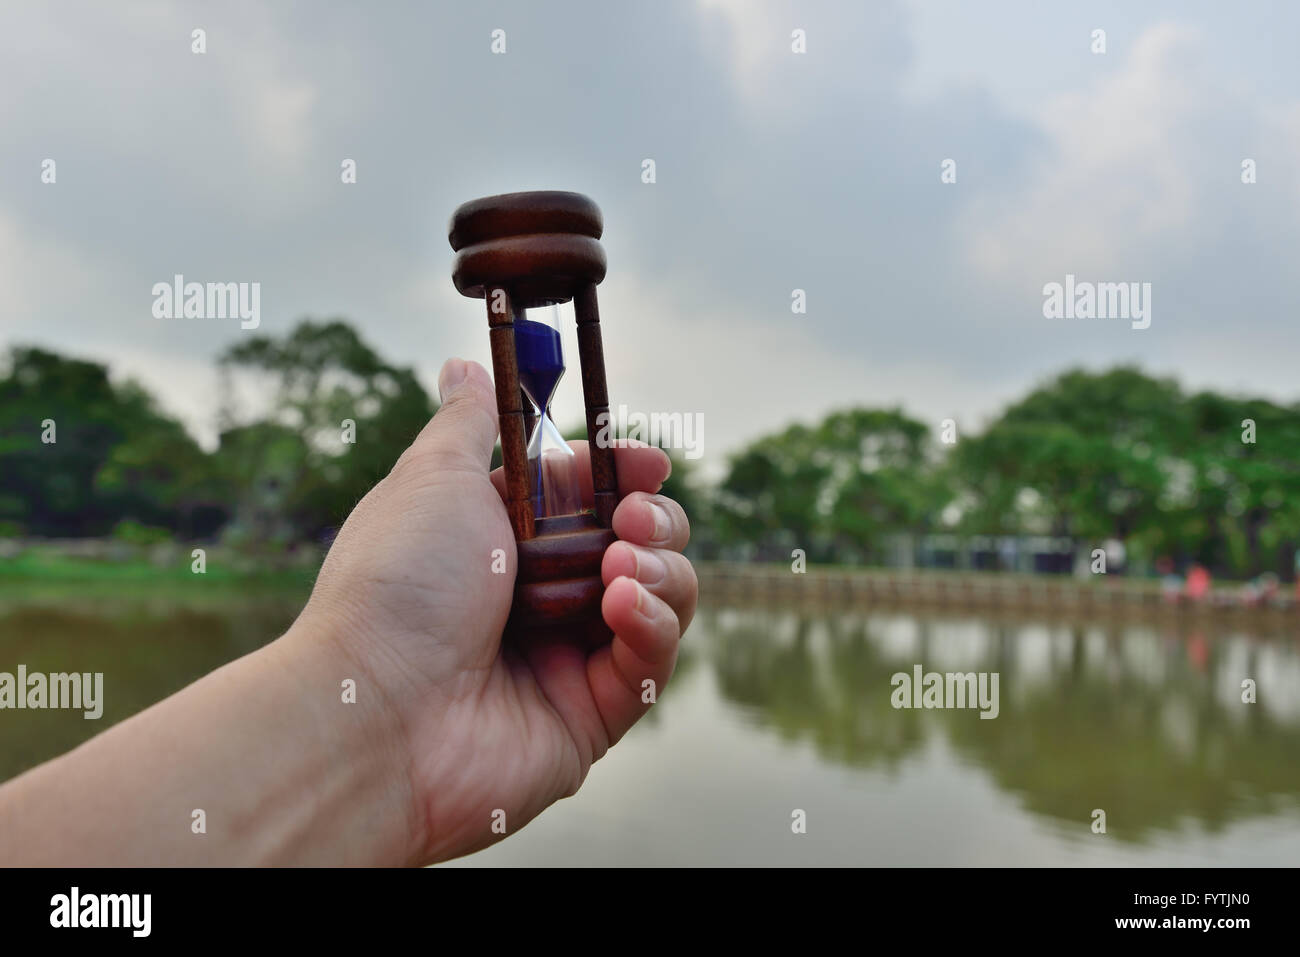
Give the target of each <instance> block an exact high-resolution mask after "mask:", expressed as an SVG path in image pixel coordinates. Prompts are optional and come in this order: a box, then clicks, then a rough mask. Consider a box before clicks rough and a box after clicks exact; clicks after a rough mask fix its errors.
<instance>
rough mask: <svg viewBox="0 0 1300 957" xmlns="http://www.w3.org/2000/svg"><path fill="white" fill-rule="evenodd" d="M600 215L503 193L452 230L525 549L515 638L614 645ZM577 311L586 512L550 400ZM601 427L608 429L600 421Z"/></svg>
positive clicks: (561, 197) (475, 206) (557, 200)
mask: <svg viewBox="0 0 1300 957" xmlns="http://www.w3.org/2000/svg"><path fill="white" fill-rule="evenodd" d="M602 228H603V221H602V218H601V215H600V209H599V208H598V207H597V206H596V204H595V203H593V202H592V201H591V200H590V199H588V198H587V197H585V196H582V195H580V194H578V193H566V192H555V191H542V192H528V193H506V194H503V195H500V196H488V197H485V198H483V199H476V200H472V201H470V202H468V203H464V204H463V205H461V206H460V207H459V208H457V210H456V212H455V213H454V214H452V217H451V225H450V227H449V228H448V239H449V240H450V242H451V248H452V249H454V250H455V251H456V260H455V263H454V265H453V267H452V280H453V281H454V282H455V284H456V288H457V289H458V290H459V291H460V292H461V294H462V295H465V296H470V297H473V298H478V299H485V300H486V302H487V313H488V329H489V335H490V336H491V340H492V372H493V378H494V379H495V380H496V396H497V414H498V416H499V417H500V422H501V453H502V460H503V464H504V468H505V476H506V491H507V495H506V499H507V500H506V510H507V512H508V513H509V515H510V525H511V527H512V528H513V530H514V535H515V542H516V545H517V550H518V558H519V564H518V575H517V577H516V584H515V597H514V605H513V607H512V609H511V614H510V624H509V626H508V627H507V634H524V633H531V634H562V635H566V636H568V635H578V636H581V637H585V638H586V639H587V640H588V641H590V642H593V643H594V642H600V641H604V640H608V639H609V637H610V633H609V630H608V628H607V627H606V626H605V623H604V621H603V620H602V618H601V612H600V602H601V597H602V596H603V594H604V586H603V584H602V583H601V579H600V564H601V558H602V556H603V555H604V553H605V549H606V548H607V547H608V546H609V544H610V543H611V542H613V541H614V538H615V536H614V532H613V530H612V529H611V527H610V523H611V519H612V517H613V514H614V507H615V506H616V505H617V504H618V481H617V477H616V475H615V470H614V450H613V448H612V446H611V445H610V444H609V443H608V442H603V443H601V442H597V436H598V434H599V433H600V432H601V430H602V428H603V427H604V428H605V435H606V436H608V435H609V434H610V431H609V429H608V428H607V427H606V423H608V421H609V396H608V394H607V392H606V387H605V356H604V352H603V350H602V348H601V340H600V314H599V311H598V310H597V308H596V284H597V283H599V282H600V281H601V280H602V279H604V278H605V252H604V250H603V249H602V248H601V245H600V242H599V239H600V235H601V231H602ZM570 300H572V302H573V311H574V315H575V317H576V318H577V322H578V361H579V364H580V366H581V369H582V392H583V399H584V404H585V405H586V410H587V439H588V450H589V452H590V461H591V487H592V489H593V498H592V507H591V508H590V509H582V508H581V497H580V495H581V492H580V488H581V485H580V482H581V479H580V477H579V476H578V474H577V470H576V469H575V468H574V467H573V453H572V451H571V450H569V448H568V445H567V444H565V443H564V442H563V440H562V439H561V438H560V437H559V433H558V431H557V430H556V429H555V425H554V422H553V420H552V419H551V414H550V400H551V394H552V393H553V391H554V389H555V386H556V384H557V383H558V382H559V378H560V376H561V375H563V373H564V361H563V353H562V350H561V348H560V335H559V329H558V328H557V327H556V325H557V324H556V322H555V320H554V319H553V318H552V317H553V316H555V315H558V311H557V310H556V309H555V308H554V307H555V306H558V305H560V304H563V303H566V302H569V301H570ZM602 416H603V418H602Z"/></svg>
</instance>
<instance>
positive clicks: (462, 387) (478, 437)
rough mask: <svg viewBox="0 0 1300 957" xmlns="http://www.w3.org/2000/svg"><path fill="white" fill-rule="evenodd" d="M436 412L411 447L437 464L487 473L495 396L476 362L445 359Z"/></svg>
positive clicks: (494, 435) (494, 425)
mask: <svg viewBox="0 0 1300 957" xmlns="http://www.w3.org/2000/svg"><path fill="white" fill-rule="evenodd" d="M438 395H439V396H440V398H441V400H442V405H441V406H439V408H438V411H437V413H436V414H435V415H434V417H433V418H432V419H431V420H430V421H429V424H428V425H426V426H425V427H424V429H423V430H421V432H420V434H419V435H418V436H417V437H416V439H415V443H414V447H415V448H417V449H419V451H420V454H421V455H422V456H423V455H426V454H427V455H429V456H431V457H432V460H433V461H434V462H436V463H437V467H439V468H453V469H456V468H459V469H466V470H470V471H478V472H482V473H483V474H485V475H486V474H487V471H488V466H490V465H491V464H492V447H493V446H494V445H495V444H496V440H497V400H496V388H495V387H494V386H493V384H492V377H491V376H490V375H488V373H487V370H486V369H484V368H483V367H482V366H481V365H479V364H478V363H477V362H467V361H466V360H464V359H448V360H447V361H446V363H444V364H443V367H442V372H440V373H439V374H438Z"/></svg>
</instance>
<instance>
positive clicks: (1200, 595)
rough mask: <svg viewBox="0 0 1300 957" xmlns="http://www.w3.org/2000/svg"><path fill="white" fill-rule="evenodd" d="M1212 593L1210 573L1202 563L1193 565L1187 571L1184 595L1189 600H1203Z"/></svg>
mask: <svg viewBox="0 0 1300 957" xmlns="http://www.w3.org/2000/svg"><path fill="white" fill-rule="evenodd" d="M1209 593H1210V573H1209V572H1208V571H1206V570H1205V568H1204V567H1203V566H1201V565H1193V566H1192V567H1191V568H1190V569H1189V570H1188V572H1187V584H1186V585H1185V586H1184V587H1183V597H1184V598H1186V599H1187V600H1188V601H1203V600H1204V599H1205V597H1206V596H1207V595H1208V594H1209Z"/></svg>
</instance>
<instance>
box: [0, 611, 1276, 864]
mask: <svg viewBox="0 0 1300 957" xmlns="http://www.w3.org/2000/svg"><path fill="white" fill-rule="evenodd" d="M298 605H299V598H298V597H297V596H288V597H286V596H284V595H279V596H277V595H274V594H270V595H266V596H258V595H256V594H252V595H250V594H247V593H240V592H231V593H229V594H227V595H224V596H219V597H216V598H210V599H207V600H205V601H204V602H203V603H201V604H195V603H194V602H193V601H190V600H186V601H184V602H178V601H176V600H173V599H162V598H159V599H155V600H149V599H146V600H139V599H132V598H122V597H121V596H109V595H105V596H101V597H100V598H97V599H92V600H81V601H76V602H71V601H51V600H49V599H44V600H33V599H26V598H23V597H21V596H18V597H14V596H9V597H0V670H3V671H13V670H14V669H15V668H16V666H17V664H18V663H19V662H22V663H24V664H26V665H27V666H28V669H29V670H46V671H49V670H55V671H58V670H67V669H70V668H76V669H77V670H82V671H104V672H105V679H104V680H105V696H106V699H107V701H106V707H105V715H104V719H103V720H102V721H99V722H90V721H85V720H83V719H82V718H81V717H80V714H79V713H78V714H76V715H75V716H74V715H72V714H69V713H67V712H52V711H45V712H29V711H24V712H14V711H7V712H3V713H0V777H6V778H7V777H9V776H11V775H13V774H16V773H18V772H19V771H21V770H23V769H25V768H26V767H30V766H31V765H32V764H35V763H37V762H39V761H41V760H44V759H45V758H47V757H50V756H52V755H53V754H56V753H58V752H59V751H61V750H64V749H66V748H69V747H72V746H73V745H75V744H77V743H78V742H79V741H81V740H83V739H84V738H85V737H87V736H88V735H89V734H91V733H94V732H97V731H100V730H103V729H104V728H105V727H107V726H108V724H109V723H110V722H111V721H116V720H120V719H121V718H123V717H125V716H127V715H129V714H131V713H133V712H134V711H137V710H139V709H140V708H142V707H145V706H147V705H148V704H149V703H151V702H152V701H154V700H157V699H158V698H161V697H163V696H165V695H166V694H168V693H170V692H171V691H173V690H175V689H176V688H179V687H181V686H183V685H184V684H185V683H187V682H188V681H190V680H192V679H193V678H195V677H197V676H198V675H200V674H203V673H205V672H206V671H208V670H211V668H213V667H216V666H217V665H219V664H220V663H222V662H224V661H226V660H229V659H230V658H233V657H236V656H237V655H239V654H241V653H243V652H245V651H248V650H251V649H252V648H254V647H257V645H259V644H261V643H262V642H263V641H265V640H267V639H269V638H271V637H274V636H275V635H276V634H278V633H280V631H282V630H283V628H284V627H285V626H286V625H287V624H288V622H289V621H291V620H292V618H293V615H294V614H295V613H296V611H297V609H298ZM916 664H921V665H922V666H923V667H924V668H925V670H927V671H941V672H944V671H962V672H968V671H977V672H978V671H988V672H997V673H998V674H999V675H1000V682H999V691H1000V714H999V716H998V717H997V718H996V719H994V720H981V719H980V718H979V716H978V711H976V710H964V711H962V710H949V711H938V710H935V711H909V710H895V709H894V708H893V707H892V706H891V704H890V694H891V691H892V688H891V685H890V678H891V676H892V675H893V674H894V673H896V672H899V671H903V672H908V673H910V672H911V670H912V667H913V665H916ZM1244 678H1252V679H1254V680H1255V681H1256V683H1257V686H1258V691H1257V695H1258V702H1257V703H1256V704H1243V703H1242V702H1241V682H1242V680H1243V679H1244ZM1095 808H1101V809H1104V810H1105V812H1106V816H1107V833H1106V834H1104V835H1099V834H1094V833H1093V832H1092V830H1091V828H1090V824H1091V821H1092V811H1093V809H1095ZM794 809H801V810H803V811H804V812H806V814H807V822H808V824H807V833H806V834H799V835H796V834H793V833H791V827H790V822H791V813H792V811H793V810H794ZM1297 863H1300V645H1298V643H1297V640H1296V639H1295V638H1294V637H1293V636H1291V635H1289V634H1287V635H1259V634H1249V633H1246V632H1244V631H1240V630H1238V629H1237V627H1236V626H1228V627H1222V628H1217V629H1215V628H1208V629H1203V630H1195V629H1193V628H1192V627H1190V626H1188V627H1185V628H1179V627H1176V626H1168V627H1162V626H1160V625H1156V624H1138V623H1133V624H1129V625H1125V626H1110V625H1097V624H1085V623H1079V624H1074V625H1062V624H1055V625H1049V624H1025V623H1015V624H1012V623H1005V622H997V621H991V620H982V619H977V618H961V617H952V616H935V615H929V614H901V613H889V614H883V613H882V614H861V613H835V614H829V613H828V614H824V615H820V616H809V615H806V614H796V613H793V612H782V611H779V610H759V609H749V610H737V609H727V608H711V609H710V608H706V609H704V610H702V611H701V613H700V616H699V617H698V618H697V620H696V622H695V624H694V625H693V626H692V628H691V631H690V634H689V636H688V638H687V641H686V643H685V645H684V646H683V655H682V659H681V662H680V664H679V667H678V672H677V675H676V676H675V678H674V680H673V683H672V684H671V685H670V686H669V688H668V689H666V691H664V692H663V694H662V695H661V696H660V700H659V704H658V705H657V706H656V707H655V709H654V710H653V711H652V713H651V714H650V715H649V717H648V718H646V719H645V720H644V721H643V722H642V723H641V724H640V725H638V726H637V727H636V728H635V729H634V730H633V731H632V732H631V733H630V734H629V735H628V737H627V738H625V739H624V741H623V742H622V743H621V744H620V745H619V746H618V747H617V748H615V749H614V750H613V751H611V752H610V754H609V755H608V756H607V757H606V758H605V759H603V760H602V761H600V762H599V763H598V764H597V765H596V766H595V767H594V768H593V769H592V772H591V775H590V776H589V777H588V779H587V783H586V784H585V785H584V786H583V789H582V791H581V792H580V793H579V794H578V795H577V796H575V797H573V798H570V799H569V800H566V801H562V802H561V803H560V804H558V805H556V806H555V807H553V808H551V809H550V810H548V811H547V812H546V813H545V814H543V815H542V816H541V817H540V818H538V819H537V820H536V821H534V822H533V823H532V824H530V825H529V826H528V827H527V828H525V829H523V830H522V831H520V832H519V833H518V834H515V835H513V836H511V837H510V838H509V839H508V840H506V841H505V842H503V843H501V844H499V845H497V846H495V847H493V848H490V849H489V850H487V851H484V852H481V853H479V854H476V855H474V856H472V857H469V858H465V859H463V860H461V861H457V862H454V864H453V865H452V866H465V865H476V864H898V865H915V864H959V865H965V864H993V865H1005V864H1054V865H1055V864H1059V865H1092V864H1142V865H1189V864H1210V865H1215V864H1225V865H1227V864H1244V865H1258V864H1265V865H1295V864H1297Z"/></svg>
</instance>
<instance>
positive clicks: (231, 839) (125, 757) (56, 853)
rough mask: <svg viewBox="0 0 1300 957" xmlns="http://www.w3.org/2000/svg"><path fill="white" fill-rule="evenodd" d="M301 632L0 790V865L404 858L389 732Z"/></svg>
mask: <svg viewBox="0 0 1300 957" xmlns="http://www.w3.org/2000/svg"><path fill="white" fill-rule="evenodd" d="M304 628H305V626H303V625H302V624H301V623H300V624H296V625H295V626H294V628H293V629H291V630H290V632H289V633H288V634H287V635H285V636H284V637H283V638H281V639H279V640H278V641H276V642H273V643H272V644H270V645H268V646H267V647H265V648H263V649H261V650H259V651H257V652H254V653H253V654H250V655H247V656H245V657H243V658H240V659H239V660H237V661H234V662H231V663H230V664H228V665H226V666H225V667H223V668H221V669H219V670H217V671H215V672H213V673H212V674H210V675H208V676H206V677H205V678H203V679H201V680H200V681H198V682H196V683H194V684H193V685H190V686H189V687H187V688H185V689H184V690H182V691H180V692H178V693H177V694H175V695H173V696H172V697H170V698H168V699H166V700H165V701H162V702H160V703H159V704H157V705H155V706H154V707H152V708H150V709H148V710H147V711H144V712H142V713H140V714H138V715H136V716H134V717H132V718H130V719H129V720H127V721H124V722H122V723H121V724H119V725H117V726H115V727H113V728H110V729H109V730H108V731H106V732H104V733H103V734H101V735H98V736H97V737H95V738H93V739H92V740H90V741H88V742H86V743H85V744H83V745H82V746H81V747H79V748H77V749H76V750H74V751H72V752H70V753H68V754H66V755H63V756H62V757H59V758H56V759H55V760H53V761H50V762H48V763H46V764H43V765H41V766H40V767H37V768H34V769H32V770H31V771H29V772H27V773H26V774H24V775H22V776H20V777H19V778H17V779H15V780H13V781H11V782H9V783H8V784H6V785H5V786H4V787H2V788H0V864H4V865H11V866H12V865H90V866H101V865H128V866H129V865H149V864H158V865H172V864H216V865H253V864H313V863H326V862H329V863H334V864H339V863H344V864H403V863H412V861H410V860H409V859H408V858H409V855H411V854H412V853H413V850H414V848H415V847H416V846H418V843H419V842H418V836H417V835H416V833H415V821H414V820H413V808H414V802H413V801H412V799H411V793H410V784H409V775H408V774H407V771H406V768H405V767H404V766H403V762H405V761H406V760H407V758H406V756H405V751H404V748H403V747H402V742H401V741H400V738H399V735H400V729H397V728H394V727H389V726H386V722H387V721H388V718H387V715H386V712H385V711H384V707H383V703H382V702H381V701H377V700H375V695H374V693H373V689H372V688H371V687H368V685H367V682H366V681H365V679H364V676H363V675H361V674H358V673H355V670H353V671H349V667H348V666H346V665H344V664H342V663H341V661H345V660H346V659H340V657H339V656H337V655H332V654H330V653H329V652H330V649H328V648H326V647H322V641H323V638H322V636H319V635H308V634H305V633H304ZM347 678H352V679H354V680H355V681H356V682H357V684H358V686H359V687H358V691H357V703H355V704H352V703H345V702H344V701H343V700H342V690H343V689H342V683H343V681H344V679H347ZM196 811H202V812H203V814H202V822H203V831H200V830H199V824H198V820H199V816H198V815H196V814H195V812H196Z"/></svg>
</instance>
